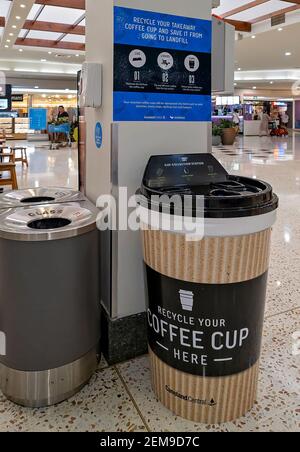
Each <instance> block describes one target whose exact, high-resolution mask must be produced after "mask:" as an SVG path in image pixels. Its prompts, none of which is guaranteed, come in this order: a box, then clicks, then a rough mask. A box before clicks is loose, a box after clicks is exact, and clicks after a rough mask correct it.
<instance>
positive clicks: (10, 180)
mask: <svg viewBox="0 0 300 452" xmlns="http://www.w3.org/2000/svg"><path fill="white" fill-rule="evenodd" d="M3 173H9V176H7V175H6V176H4V175H3ZM0 174H2V177H1V178H0V186H4V185H5V186H6V185H11V187H12V189H13V190H18V181H17V174H16V164H15V163H12V162H8V163H0Z"/></svg>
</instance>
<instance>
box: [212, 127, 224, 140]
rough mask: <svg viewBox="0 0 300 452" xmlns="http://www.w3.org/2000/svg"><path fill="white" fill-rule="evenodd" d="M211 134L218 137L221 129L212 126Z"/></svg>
mask: <svg viewBox="0 0 300 452" xmlns="http://www.w3.org/2000/svg"><path fill="white" fill-rule="evenodd" d="M212 134H213V137H220V136H221V135H222V127H220V126H219V125H218V124H213V126H212Z"/></svg>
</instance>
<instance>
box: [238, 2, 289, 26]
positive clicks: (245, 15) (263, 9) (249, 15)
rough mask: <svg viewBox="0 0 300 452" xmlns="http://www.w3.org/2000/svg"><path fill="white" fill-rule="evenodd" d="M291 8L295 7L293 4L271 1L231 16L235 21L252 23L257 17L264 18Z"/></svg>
mask: <svg viewBox="0 0 300 452" xmlns="http://www.w3.org/2000/svg"><path fill="white" fill-rule="evenodd" d="M289 6H294V4H293V3H287V2H283V1H280V0H271V1H268V2H266V3H263V4H262V5H259V6H256V7H255V8H251V9H247V10H246V11H242V12H240V13H238V14H235V15H234V16H230V19H233V20H242V21H246V22H247V21H251V20H254V19H256V18H257V17H261V16H264V15H266V14H271V13H274V12H276V11H280V10H281V9H285V8H288V7H289Z"/></svg>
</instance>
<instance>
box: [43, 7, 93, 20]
mask: <svg viewBox="0 0 300 452" xmlns="http://www.w3.org/2000/svg"><path fill="white" fill-rule="evenodd" d="M84 13H85V11H84V10H81V9H72V8H62V7H60V6H46V7H45V8H44V9H43V11H42V13H41V14H40V16H39V18H38V20H44V21H46V22H55V23H64V24H74V23H75V22H76V21H77V20H78V19H79V18H80V17H81V16H82V15H83V14H84Z"/></svg>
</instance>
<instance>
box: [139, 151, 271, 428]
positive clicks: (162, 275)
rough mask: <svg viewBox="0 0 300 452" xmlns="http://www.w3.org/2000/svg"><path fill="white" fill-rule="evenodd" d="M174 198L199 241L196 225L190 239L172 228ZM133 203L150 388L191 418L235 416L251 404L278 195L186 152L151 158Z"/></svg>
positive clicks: (226, 418) (219, 419) (213, 420)
mask: <svg viewBox="0 0 300 452" xmlns="http://www.w3.org/2000/svg"><path fill="white" fill-rule="evenodd" d="M175 194H176V195H179V197H180V198H182V199H183V200H184V199H185V198H184V195H186V196H188V199H189V202H190V214H191V218H192V219H195V220H197V221H199V222H200V223H201V221H202V223H203V236H202V238H201V235H200V236H199V230H198V228H197V230H196V231H195V236H194V237H193V233H191V231H190V229H188V231H189V232H188V233H187V230H186V228H185V227H184V228H182V230H180V229H179V228H178V227H177V226H176V227H175V226H174V225H175V224H176V221H177V220H178V215H179V214H178V209H177V210H176V211H175V210H174V208H173V207H174V206H172V205H168V199H169V200H170V198H169V196H174V195H175ZM159 195H164V196H163V198H160V197H159ZM166 195H169V196H167V197H166ZM196 195H202V197H203V198H201V199H202V204H201V206H202V207H200V208H199V205H198V204H197V203H196V202H195V200H196ZM153 196H154V198H153ZM137 201H138V215H139V217H140V221H141V225H142V228H141V229H142V240H143V253H144V266H145V275H146V277H145V281H146V286H147V287H146V293H147V299H148V308H147V317H148V341H149V353H150V361H151V375H152V386H153V390H154V392H155V394H156V396H157V398H158V399H159V400H160V401H161V402H162V403H163V405H165V406H166V407H167V408H169V409H170V410H171V411H173V412H174V413H175V414H177V415H179V416H181V417H183V418H186V419H189V420H191V421H194V422H202V423H209V424H215V423H223V422H229V421H232V420H235V419H237V418H239V417H241V416H243V415H245V414H246V413H247V412H248V411H249V410H251V408H252V407H253V405H254V403H255V401H256V398H257V383H258V376H259V360H260V353H261V343H262V330H263V321H264V309H265V299H266V287H267V275H268V267H269V255H270V239H271V229H272V226H273V225H274V223H275V221H276V210H277V208H278V198H277V196H276V195H275V194H274V193H273V190H272V187H271V186H270V185H269V184H268V183H265V182H263V181H259V180H254V179H249V178H245V177H238V176H231V175H229V174H228V173H227V172H226V170H225V169H224V168H223V167H222V165H221V164H220V163H219V162H218V161H217V160H216V159H215V158H214V157H213V156H212V155H209V154H198V155H197V154H193V155H172V156H153V157H152V158H151V159H150V161H149V163H148V165H147V168H146V171H145V175H144V178H143V183H142V187H141V189H140V190H139V191H138V192H137ZM169 202H170V201H169ZM183 204H184V202H183ZM166 212H168V215H171V216H172V215H174V218H175V217H176V221H174V222H169V223H170V224H171V226H170V224H168V225H166V224H164V221H162V217H163V216H164V215H166ZM184 214H185V210H183V208H182V210H181V215H182V216H183V215H184ZM172 228H173V229H172Z"/></svg>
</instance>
